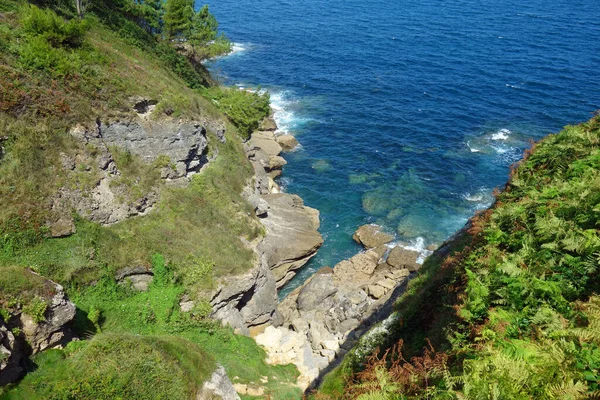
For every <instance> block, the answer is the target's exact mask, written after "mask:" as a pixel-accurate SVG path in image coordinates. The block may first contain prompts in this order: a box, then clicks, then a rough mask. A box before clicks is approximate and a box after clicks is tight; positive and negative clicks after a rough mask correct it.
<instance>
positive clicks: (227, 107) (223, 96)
mask: <svg viewBox="0 0 600 400" xmlns="http://www.w3.org/2000/svg"><path fill="white" fill-rule="evenodd" d="M203 93H204V95H205V96H206V97H208V98H210V99H212V101H213V102H214V104H215V105H216V106H217V108H218V109H219V110H221V111H222V112H223V113H224V114H225V115H227V116H228V117H229V119H230V120H231V122H233V124H234V125H235V126H236V127H237V128H238V131H239V133H240V135H241V136H242V137H243V138H244V139H248V138H249V137H250V134H251V133H252V132H253V131H254V130H256V129H257V128H258V125H259V123H260V121H262V120H263V119H264V118H265V117H266V116H267V115H269V113H270V112H271V106H270V104H271V103H270V100H269V93H268V92H265V93H261V91H260V90H258V91H246V90H236V89H233V88H223V87H212V88H207V89H205V90H204V92H203Z"/></svg>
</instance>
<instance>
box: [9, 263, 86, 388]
mask: <svg viewBox="0 0 600 400" xmlns="http://www.w3.org/2000/svg"><path fill="white" fill-rule="evenodd" d="M23 273H24V274H35V273H34V272H31V271H29V270H26V269H24V270H23ZM36 275H37V274H36ZM41 284H42V285H43V286H44V287H45V288H46V290H48V291H49V293H50V296H51V297H49V298H45V299H44V300H45V301H46V302H47V303H48V305H47V308H46V311H45V313H44V317H45V319H44V320H43V321H41V322H36V321H35V320H34V319H33V318H32V316H30V315H27V314H25V313H23V311H22V309H21V308H20V306H18V308H15V309H11V310H10V311H9V315H8V318H7V320H3V319H2V317H0V386H2V385H6V384H8V383H11V382H14V381H16V380H17V379H19V378H20V377H21V376H22V374H23V373H24V370H25V369H24V364H25V361H26V359H27V357H29V356H30V355H31V354H35V353H38V352H40V351H43V350H45V349H48V348H52V347H57V346H61V345H64V344H66V343H67V342H68V341H69V340H71V339H72V333H71V331H70V330H69V328H68V326H67V325H68V323H69V322H71V321H72V320H73V318H74V317H75V304H73V303H72V302H70V301H69V300H68V299H67V297H66V295H65V293H64V290H63V288H62V286H60V285H58V284H56V283H54V282H52V281H50V280H43V281H42V283H41ZM15 332H17V333H16V334H15Z"/></svg>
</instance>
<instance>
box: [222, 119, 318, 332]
mask: <svg viewBox="0 0 600 400" xmlns="http://www.w3.org/2000/svg"><path fill="white" fill-rule="evenodd" d="M262 127H263V129H264V130H263V131H260V132H258V133H255V134H253V136H252V138H251V139H250V141H249V142H248V145H247V146H246V155H247V157H248V159H249V161H250V163H251V164H252V166H253V168H254V182H253V184H252V185H249V186H248V187H247V188H246V190H245V192H244V196H245V198H246V199H247V200H248V201H249V202H250V204H252V206H253V207H254V210H255V213H256V215H257V216H258V217H259V218H260V221H261V222H262V224H263V225H264V226H265V230H266V234H265V237H264V239H263V240H262V241H260V242H259V243H251V244H249V245H250V246H252V247H253V248H254V249H255V251H256V253H257V259H258V261H257V265H256V266H255V267H254V268H253V269H252V270H251V271H249V272H247V273H245V274H243V275H241V276H233V277H228V278H226V279H224V280H223V281H222V282H221V284H220V285H219V288H218V289H217V290H216V291H215V293H214V294H213V296H212V299H211V305H212V307H213V314H212V316H213V317H214V318H217V319H220V320H222V321H223V322H224V323H227V324H229V325H231V326H232V327H234V328H236V329H238V330H239V332H241V333H244V334H251V333H254V332H260V331H261V330H262V329H264V327H265V326H266V325H267V324H269V323H273V322H274V321H275V322H277V321H279V320H280V318H279V315H278V314H277V313H276V308H277V302H278V299H277V289H278V288H279V287H281V286H282V285H284V284H285V283H286V282H288V281H289V280H290V279H291V278H292V277H293V276H294V275H295V273H296V272H295V271H296V270H297V269H298V268H300V267H301V266H303V265H304V264H306V262H308V260H309V259H310V258H311V257H313V256H314V255H315V254H316V252H317V250H318V249H319V247H320V246H321V245H322V244H323V238H322V237H321V235H320V234H319V232H318V231H317V229H318V228H319V212H318V211H317V210H315V209H313V208H310V207H307V206H305V205H304V203H303V201H302V199H300V197H298V196H295V195H290V194H286V193H280V189H279V186H278V185H277V183H275V181H274V180H273V178H274V177H276V176H278V175H279V174H280V173H281V168H282V167H283V166H284V165H285V160H284V159H283V158H282V157H280V156H279V154H280V152H281V147H279V146H278V145H277V143H276V142H275V136H274V133H273V132H274V130H275V129H276V125H275V124H274V121H270V122H263V124H262ZM267 129H268V130H267ZM259 144H261V145H263V146H265V147H266V148H267V149H269V150H270V151H271V153H269V152H267V151H265V150H263V148H262V147H259V146H258V145H259Z"/></svg>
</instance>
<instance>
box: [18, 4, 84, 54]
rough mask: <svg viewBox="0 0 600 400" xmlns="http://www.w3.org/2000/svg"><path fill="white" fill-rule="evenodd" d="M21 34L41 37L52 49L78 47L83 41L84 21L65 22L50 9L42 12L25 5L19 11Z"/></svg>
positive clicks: (34, 7) (32, 6)
mask: <svg viewBox="0 0 600 400" xmlns="http://www.w3.org/2000/svg"><path fill="white" fill-rule="evenodd" d="M21 26H22V28H23V32H25V34H26V35H28V36H31V37H41V38H43V39H44V40H46V41H47V42H48V43H49V44H50V45H51V46H53V47H70V48H77V47H80V46H81V45H82V44H83V43H84V41H85V33H86V30H87V23H86V21H82V20H78V19H72V20H70V21H65V20H64V19H63V18H62V17H59V16H58V15H57V14H56V13H55V12H54V11H52V10H50V9H45V10H42V9H40V8H38V7H36V6H34V5H26V6H24V7H23V8H22V10H21Z"/></svg>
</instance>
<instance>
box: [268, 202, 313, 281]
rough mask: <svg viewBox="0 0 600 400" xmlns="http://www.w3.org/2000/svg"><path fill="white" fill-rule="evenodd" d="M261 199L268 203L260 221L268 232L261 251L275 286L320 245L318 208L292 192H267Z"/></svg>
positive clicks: (304, 261) (307, 258)
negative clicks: (267, 210)
mask: <svg viewBox="0 0 600 400" xmlns="http://www.w3.org/2000/svg"><path fill="white" fill-rule="evenodd" d="M261 198H262V199H263V200H265V201H266V202H267V203H268V205H269V212H268V214H267V217H266V218H263V219H262V220H261V221H262V223H263V225H264V226H265V228H266V231H267V233H266V236H265V240H264V242H263V244H262V250H263V253H264V254H265V256H266V258H267V264H268V265H269V268H271V270H272V271H273V275H274V276H275V279H276V281H277V287H281V286H282V285H284V284H285V283H287V282H288V281H289V280H290V279H292V277H293V276H294V275H295V271H296V270H297V269H298V268H300V267H302V266H303V265H304V264H306V262H308V260H309V259H310V258H311V257H313V256H314V255H315V254H316V252H317V250H318V249H319V247H321V245H322V244H323V237H322V236H321V234H320V233H319V232H318V231H317V229H318V227H319V224H318V211H316V210H315V209H312V208H310V207H306V206H305V205H304V202H303V201H302V199H301V198H300V197H298V196H296V195H292V194H287V193H276V194H266V195H263V196H261Z"/></svg>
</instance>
